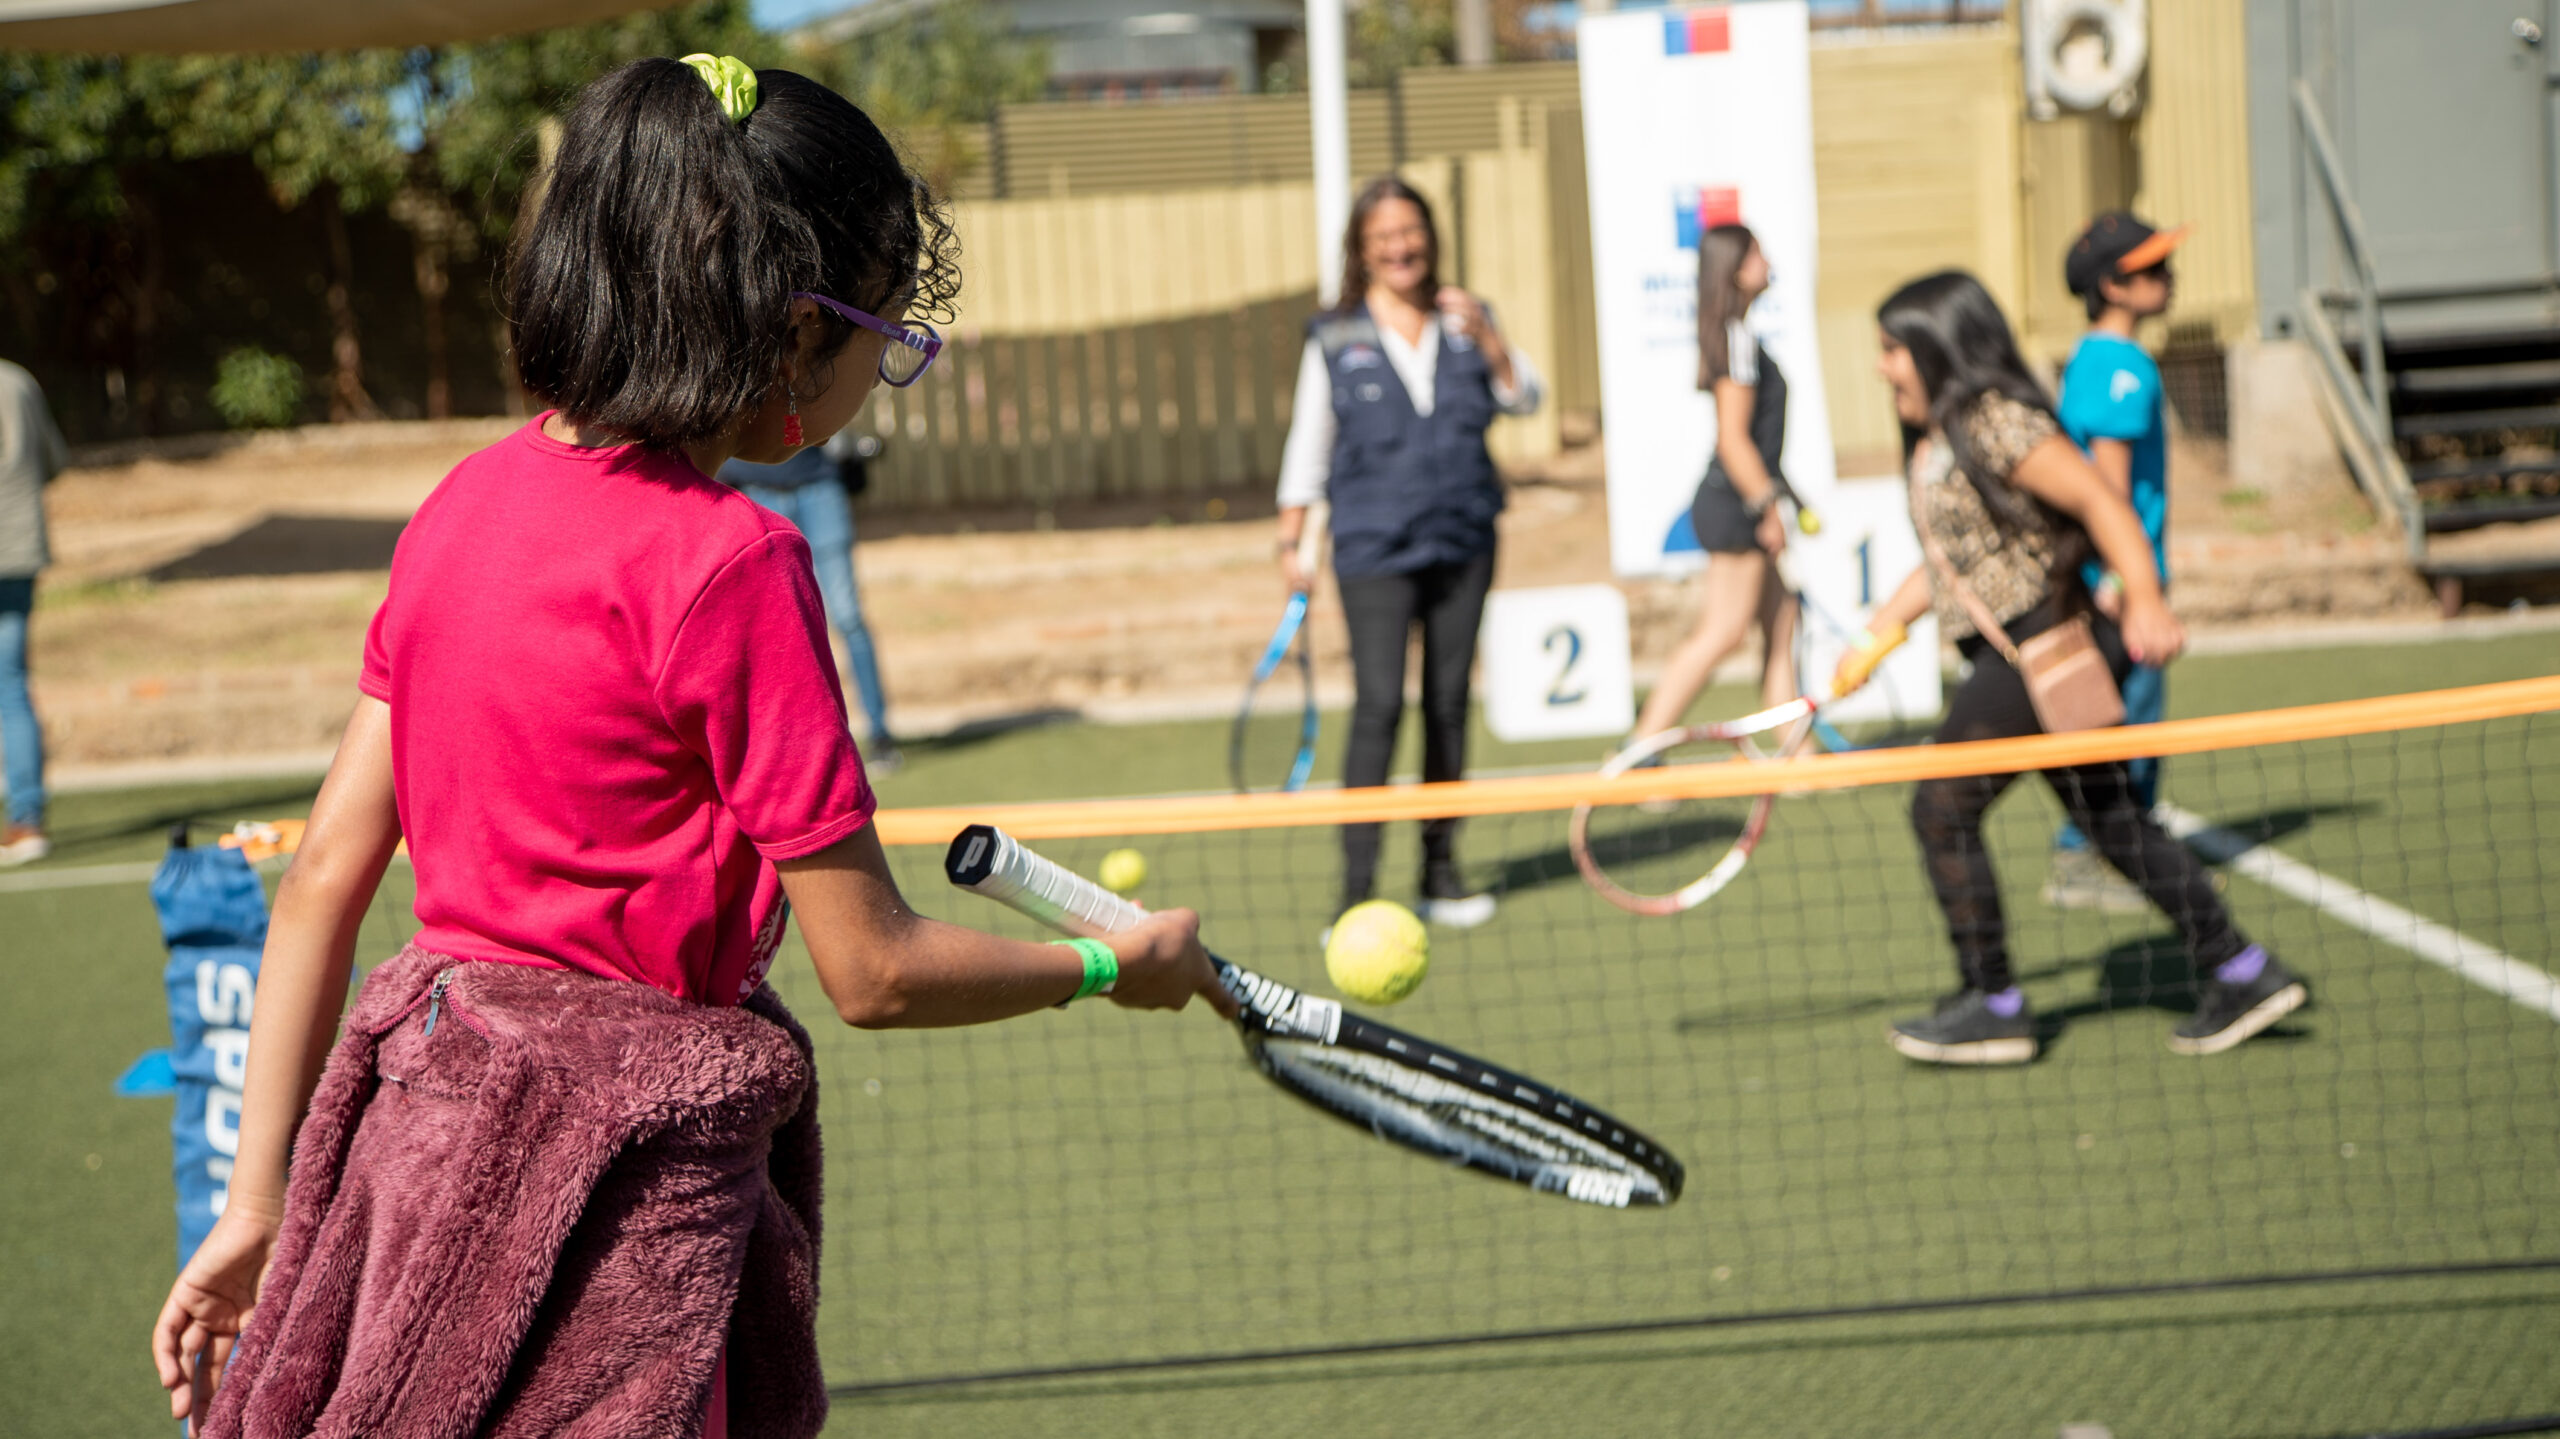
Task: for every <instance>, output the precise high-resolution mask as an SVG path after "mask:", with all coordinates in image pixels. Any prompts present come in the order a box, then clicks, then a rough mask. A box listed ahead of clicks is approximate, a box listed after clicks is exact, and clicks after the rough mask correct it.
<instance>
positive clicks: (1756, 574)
mask: <svg viewBox="0 0 2560 1439" xmlns="http://www.w3.org/2000/svg"><path fill="white" fill-rule="evenodd" d="M1768 288H1769V259H1768V257H1767V256H1766V255H1765V254H1763V253H1762V252H1761V249H1760V242H1759V240H1758V239H1757V238H1755V237H1754V236H1753V235H1752V233H1751V232H1750V231H1749V230H1748V229H1745V228H1744V227H1742V226H1740V225H1718V226H1715V227H1714V228H1713V229H1710V230H1708V231H1707V233H1706V234H1705V235H1704V236H1702V237H1700V239H1699V241H1698V388H1699V389H1701V390H1704V391H1706V392H1707V393H1708V394H1710V395H1713V396H1714V397H1715V403H1716V453H1715V458H1713V459H1712V460H1710V461H1708V462H1707V474H1706V478H1705V479H1703V480H1700V481H1699V482H1698V494H1697V498H1696V499H1694V500H1692V501H1690V504H1689V522H1690V524H1691V526H1692V527H1693V528H1695V529H1696V531H1697V534H1698V547H1699V548H1700V549H1702V550H1705V551H1706V552H1707V577H1706V591H1707V593H1706V602H1705V603H1704V604H1703V605H1701V606H1700V607H1699V612H1698V624H1697V628H1695V629H1693V630H1691V631H1690V632H1689V637H1688V638H1687V639H1685V640H1682V641H1681V642H1680V647H1679V648H1678V649H1676V650H1674V651H1672V652H1671V658H1670V659H1669V660H1668V661H1667V662H1665V663H1664V665H1663V666H1662V678H1661V679H1660V680H1659V681H1658V682H1656V683H1655V685H1654V687H1653V693H1651V694H1649V695H1647V696H1645V701H1644V710H1643V712H1642V713H1640V714H1638V715H1637V716H1636V737H1637V738H1639V739H1641V738H1643V737H1644V736H1646V735H1649V734H1654V733H1656V732H1658V731H1661V730H1667V729H1670V728H1672V727H1673V726H1675V725H1677V724H1679V723H1680V717H1681V715H1683V714H1685V713H1686V712H1687V711H1688V708H1689V704H1690V702H1691V701H1693V700H1695V699H1696V698H1697V697H1698V691H1700V690H1702V689H1705V688H1706V686H1707V679H1708V677H1709V676H1711V675H1713V674H1714V673H1715V671H1716V666H1718V665H1720V664H1723V663H1724V660H1725V656H1727V655H1729V654H1732V653H1733V652H1734V650H1735V649H1736V648H1738V647H1739V646H1740V645H1741V644H1742V637H1743V636H1744V635H1746V634H1748V633H1749V632H1750V631H1751V629H1752V627H1753V626H1754V625H1757V626H1758V627H1759V630H1760V638H1761V659H1760V699H1761V702H1762V703H1764V704H1771V705H1778V704H1784V703H1786V702H1787V701H1788V700H1791V699H1794V698H1795V697H1796V656H1795V634H1796V603H1795V600H1794V598H1793V597H1792V596H1790V595H1789V594H1788V593H1787V589H1786V586H1785V585H1784V584H1783V583H1781V582H1780V580H1779V578H1778V567H1777V564H1776V557H1777V554H1778V552H1779V551H1780V550H1783V549H1785V548H1786V544H1787V530H1786V520H1785V517H1784V515H1783V513H1782V512H1781V511H1780V510H1779V509H1778V501H1779V500H1780V499H1781V498H1789V499H1792V498H1793V497H1794V496H1793V492H1791V491H1790V490H1789V489H1788V488H1787V477H1786V472H1785V471H1784V470H1782V469H1780V468H1779V465H1778V458H1779V454H1780V452H1781V451H1783V450H1784V449H1785V448H1786V443H1787V377H1786V376H1785V375H1783V374H1781V373H1779V370H1778V362H1777V361H1775V360H1772V359H1770V358H1769V350H1768V347H1767V346H1765V345H1762V344H1761V343H1760V341H1759V340H1758V339H1756V338H1755V337H1754V336H1753V335H1752V333H1751V328H1750V326H1749V325H1748V324H1746V323H1745V322H1744V316H1745V315H1746V314H1747V313H1748V312H1749V310H1750V309H1751V302H1752V301H1754V300H1756V299H1759V298H1760V296H1761V294H1762V293H1763V292H1764V291H1766V290H1767V289H1768Z"/></svg>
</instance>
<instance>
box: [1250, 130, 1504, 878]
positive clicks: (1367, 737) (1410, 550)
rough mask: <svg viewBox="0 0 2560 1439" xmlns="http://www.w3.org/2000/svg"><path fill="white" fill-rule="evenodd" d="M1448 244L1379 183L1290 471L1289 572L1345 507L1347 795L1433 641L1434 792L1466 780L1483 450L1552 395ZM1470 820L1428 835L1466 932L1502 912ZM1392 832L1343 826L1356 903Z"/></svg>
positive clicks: (1327, 320) (1307, 580)
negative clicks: (1503, 421) (1327, 517)
mask: <svg viewBox="0 0 2560 1439" xmlns="http://www.w3.org/2000/svg"><path fill="white" fill-rule="evenodd" d="M1439 265H1440V232H1439V230H1438V228H1437V227H1436V226H1435V225H1434V224H1433V223H1432V219H1431V206H1430V204H1429V202H1427V201H1425V200H1424V199H1423V198H1422V195H1421V193H1420V192H1419V191H1417V190H1415V189H1414V188H1413V187H1412V186H1410V185H1407V184H1406V183H1405V182H1404V181H1402V180H1399V179H1397V178H1395V177H1394V176H1392V175H1390V176H1386V177H1383V178H1380V179H1376V180H1372V181H1370V182H1369V183H1368V185H1366V186H1365V187H1363V188H1362V189H1361V191H1360V194H1359V197H1358V198H1357V199H1355V200H1354V201H1353V202H1352V205H1351V224H1350V227H1349V229H1348V230H1347V232H1346V233H1345V234H1344V235H1343V239H1342V298H1341V301H1340V303H1339V304H1338V305H1337V306H1336V307H1335V308H1334V309H1332V310H1330V311H1328V312H1326V313H1324V314H1322V315H1318V316H1317V317H1316V318H1315V319H1314V320H1312V321H1310V322H1309V323H1308V326H1307V344H1306V350H1305V352H1304V355H1303V357H1302V358H1301V360H1300V362H1299V367H1298V392H1297V407H1296V409H1295V411H1294V412H1293V418H1292V419H1291V421H1290V424H1289V440H1288V444H1287V446H1286V447H1285V448H1284V449H1283V451H1282V453H1281V458H1280V495H1279V504H1280V534H1279V551H1280V569H1281V574H1282V577H1283V579H1284V580H1285V581H1286V583H1287V584H1288V585H1289V587H1290V588H1291V589H1292V590H1293V591H1303V590H1305V589H1306V588H1307V587H1308V586H1309V585H1311V584H1313V583H1314V580H1315V577H1314V576H1312V575H1309V574H1306V573H1304V571H1303V569H1302V567H1301V564H1300V561H1299V559H1298V554H1299V542H1300V540H1301V539H1302V538H1303V531H1304V529H1305V527H1306V524H1307V511H1308V509H1309V508H1310V507H1311V506H1313V505H1315V503H1316V502H1317V501H1319V500H1329V501H1330V502H1331V504H1332V520H1331V525H1332V540H1333V572H1334V577H1335V579H1336V580H1337V581H1338V582H1339V583H1340V585H1341V589H1342V609H1343V617H1344V619H1345V620H1346V621H1347V622H1348V624H1349V628H1350V631H1351V672H1352V686H1353V699H1352V709H1351V743H1350V745H1349V747H1348V748H1347V749H1346V750H1345V751H1344V754H1343V758H1342V783H1343V786H1344V788H1346V789H1360V788H1365V787H1368V786H1372V785H1382V784H1385V783H1386V782H1387V764H1388V761H1389V758H1390V757H1391V756H1392V754H1393V753H1394V750H1395V740H1396V728H1397V726H1398V725H1399V724H1400V723H1402V721H1403V718H1404V673H1405V650H1406V648H1407V646H1408V645H1409V644H1410V643H1411V640H1412V635H1413V632H1414V631H1415V630H1416V629H1419V630H1420V631H1421V632H1422V778H1423V779H1424V781H1425V782H1436V781H1441V780H1454V779H1461V778H1464V777H1465V773H1466V765H1467V702H1468V673H1469V671H1471V670H1473V669H1474V668H1475V658H1476V631H1477V630H1478V629H1479V628H1480V627H1481V626H1482V623H1483V619H1484V601H1485V594H1486V592H1487V591H1489V590H1491V589H1492V588H1493V555H1494V519H1495V517H1496V516H1497V515H1499V514H1501V513H1502V506H1503V495H1502V477H1501V476H1500V475H1499V474H1497V473H1496V472H1495V470H1494V467H1493V456H1492V454H1491V453H1490V452H1488V451H1487V450H1486V449H1485V443H1484V436H1485V431H1486V429H1487V428H1489V427H1490V426H1491V425H1492V424H1493V422H1494V420H1495V419H1496V418H1497V417H1499V416H1501V415H1525V414H1528V413H1529V412H1531V411H1532V410H1535V409H1536V408H1537V407H1538V400H1539V396H1540V393H1541V390H1542V385H1541V382H1540V380H1539V378H1538V372H1537V370H1536V368H1535V367H1534V366H1532V365H1531V364H1530V363H1529V360H1528V357H1527V356H1525V355H1522V354H1521V353H1520V352H1519V351H1518V350H1516V349H1513V348H1512V346H1511V344H1510V342H1509V341H1508V340H1506V339H1505V338H1504V337H1503V334H1502V330H1501V328H1500V327H1499V326H1497V325H1496V324H1494V322H1493V312H1492V311H1491V310H1490V309H1489V308H1488V307H1487V306H1486V305H1485V303H1484V301H1482V300H1480V299H1478V298H1477V297H1476V296H1474V295H1471V294H1469V293H1467V292H1466V291H1465V290H1462V289H1460V288H1458V287H1457V286H1454V285H1443V284H1441V283H1440V279H1439ZM1457 831H1458V822H1457V821H1456V820H1453V819H1437V820H1430V821H1427V822H1426V823H1425V824H1424V825H1423V827H1422V902H1421V903H1420V904H1419V905H1417V906H1416V909H1417V911H1418V912H1419V913H1420V914H1421V915H1422V917H1423V918H1424V919H1427V920H1430V921H1432V922H1433V923H1437V924H1446V925H1453V926H1459V927H1466V926H1473V925H1479V924H1482V923H1484V922H1485V921H1486V920H1489V919H1491V918H1492V917H1493V910H1494V899H1493V896H1492V895H1490V894H1485V893H1481V892H1479V891H1477V890H1475V889H1474V888H1473V887H1471V886H1470V885H1468V884H1467V882H1466V881H1465V879H1464V878H1463V877H1462V876H1461V875H1460V873H1459V870H1458V859H1457ZM1378 840H1379V826H1377V825H1375V824H1352V825H1345V826H1343V829H1342V907H1343V908H1344V909H1348V908H1350V907H1351V906H1352V905H1354V904H1357V903H1359V902H1360V901H1362V900H1364V899H1367V898H1368V897H1369V895H1370V891H1371V889H1372V888H1373V887H1374V886H1375V884H1376V882H1377V872H1378Z"/></svg>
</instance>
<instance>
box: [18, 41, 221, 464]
mask: <svg viewBox="0 0 2560 1439" xmlns="http://www.w3.org/2000/svg"><path fill="white" fill-rule="evenodd" d="M203 69H204V66H203V65H202V63H200V62H195V61H190V60H185V59H171V58H167V57H162V56H136V57H132V58H130V59H126V58H119V57H115V56H91V55H28V54H16V53H9V54H0V269H5V270H7V271H9V272H10V273H11V274H12V275H13V277H17V276H18V275H19V272H21V271H22V270H23V268H24V267H25V266H26V265H27V264H28V263H29V261H30V259H31V258H32V246H31V245H30V244H29V240H30V237H31V236H32V234H33V233H34V232H35V231H36V230H38V229H39V228H42V227H45V226H48V225H52V226H67V227H75V228H79V229H82V230H85V231H87V232H90V234H91V235H92V237H93V239H94V250H95V252H96V253H98V254H99V255H100V256H101V258H102V260H103V263H101V264H100V265H98V266H96V267H94V268H95V270H96V271H97V273H99V274H100V275H102V276H104V277H106V278H107V279H108V281H109V284H110V288H109V290H108V291H107V293H105V294H103V295H101V296H99V297H97V312H96V313H93V314H91V315H89V316H88V317H86V318H87V319H88V321H89V328H90V329H91V330H92V331H93V332H101V333H104V334H105V335H107V336H109V337H110V338H108V339H107V340H106V343H105V347H104V348H105V350H106V353H107V354H108V355H109V356H111V357H112V358H110V359H109V360H108V376H107V378H108V384H109V393H110V395H112V396H115V397H116V398H118V399H120V400H122V401H123V402H124V403H126V404H127V405H129V407H130V412H131V416H132V422H133V424H134V426H135V428H137V429H138V430H139V431H141V432H142V433H144V434H152V433H156V432H157V431H158V429H159V427H160V409H161V401H162V394H161V385H160V346H161V338H162V337H161V325H162V319H163V315H164V307H163V304H162V300H163V297H164V292H165V290H166V286H167V275H168V265H169V237H168V229H167V217H166V216H165V215H164V214H163V206H162V204H161V203H160V184H159V182H160V179H161V177H162V175H163V174H164V172H165V167H166V166H168V165H169V164H170V163H171V162H173V161H177V160H185V159H192V158H196V157H199V156H202V155H206V154H212V153H217V152H218V151H219V149H220V146H221V137H220V136H217V135H209V134H206V133H204V132H203V131H202V130H201V129H200V128H198V127H197V125H196V124H195V123H194V122H195V121H196V119H197V118H199V113H198V111H197V109H196V107H195V106H194V104H193V95H194V91H195V89H196V87H197V85H198V84H199V83H200V81H201V78H202V71H203Z"/></svg>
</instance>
